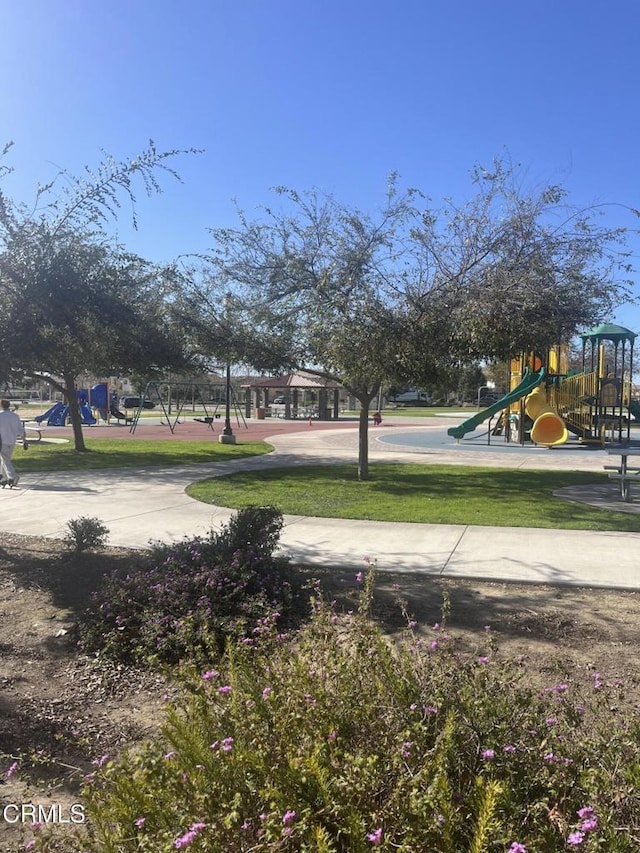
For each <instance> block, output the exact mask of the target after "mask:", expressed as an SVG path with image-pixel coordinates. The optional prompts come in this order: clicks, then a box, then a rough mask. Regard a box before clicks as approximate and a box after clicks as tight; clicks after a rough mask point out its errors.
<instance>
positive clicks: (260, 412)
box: [253, 407, 266, 421]
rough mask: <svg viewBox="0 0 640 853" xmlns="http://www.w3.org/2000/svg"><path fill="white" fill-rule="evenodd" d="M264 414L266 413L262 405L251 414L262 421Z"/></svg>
mask: <svg viewBox="0 0 640 853" xmlns="http://www.w3.org/2000/svg"><path fill="white" fill-rule="evenodd" d="M265 415H266V412H265V410H264V408H262V407H260V408H258V409H256V410H255V411H254V414H253V416H254V418H256V419H257V420H259V421H263V420H264V419H265Z"/></svg>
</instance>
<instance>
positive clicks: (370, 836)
mask: <svg viewBox="0 0 640 853" xmlns="http://www.w3.org/2000/svg"><path fill="white" fill-rule="evenodd" d="M367 841H370V842H371V844H372V845H373V846H374V847H379V846H380V844H382V827H381V826H380V827H378V829H374V831H373V832H369V833H367Z"/></svg>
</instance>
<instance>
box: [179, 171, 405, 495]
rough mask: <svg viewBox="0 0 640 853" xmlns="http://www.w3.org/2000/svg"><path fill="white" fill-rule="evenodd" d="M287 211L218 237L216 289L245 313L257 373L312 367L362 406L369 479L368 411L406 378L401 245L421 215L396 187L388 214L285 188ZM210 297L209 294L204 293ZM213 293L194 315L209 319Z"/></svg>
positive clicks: (201, 299) (198, 297) (197, 303)
mask: <svg viewBox="0 0 640 853" xmlns="http://www.w3.org/2000/svg"><path fill="white" fill-rule="evenodd" d="M278 194H279V197H280V199H281V200H283V201H284V202H285V205H284V209H283V210H272V209H267V210H265V216H266V219H265V221H256V222H250V221H248V220H247V219H246V218H245V216H244V215H243V214H242V213H240V226H239V227H238V228H236V229H217V230H215V231H213V232H212V233H213V236H214V238H215V247H214V251H213V253H212V256H211V262H212V267H213V271H214V272H213V275H212V281H213V282H214V283H215V284H214V292H215V291H216V288H217V289H220V288H226V289H227V290H228V291H229V292H231V293H233V294H234V300H235V304H236V305H239V306H242V318H241V317H240V313H239V312H236V315H235V318H236V323H237V328H238V329H242V330H243V331H242V332H241V336H243V337H244V339H245V341H249V342H250V344H249V346H248V347H247V350H246V356H247V357H248V359H249V360H252V361H253V363H254V364H258V360H257V359H256V357H255V353H256V352H257V350H258V348H257V346H256V343H255V342H256V341H261V342H262V347H263V349H262V353H261V359H260V360H259V366H263V367H264V366H266V364H267V363H268V361H269V358H271V361H272V364H277V366H278V367H280V368H281V369H304V370H306V371H309V372H311V373H313V374H315V375H317V376H320V377H322V378H324V379H328V380H333V381H336V382H339V383H340V384H342V385H344V387H345V388H347V390H348V391H349V393H350V394H352V395H353V396H354V397H355V398H356V399H357V400H358V401H359V402H360V427H359V452H358V476H359V477H360V478H361V479H366V478H367V476H368V414H369V407H370V404H371V401H372V400H373V399H374V398H375V397H376V395H377V393H378V390H379V388H380V385H381V383H383V382H392V381H393V380H394V379H396V378H397V377H398V376H401V374H402V370H401V358H400V356H399V351H398V342H399V341H400V340H401V339H402V334H403V329H404V322H403V314H402V311H403V302H402V298H401V297H402V294H403V291H404V287H403V284H402V278H403V276H404V275H405V273H406V270H405V269H404V268H403V266H402V265H403V259H406V256H407V254H408V253H407V248H406V246H405V245H404V244H403V240H404V238H405V237H407V235H408V228H409V226H410V223H411V221H412V218H413V217H414V210H413V207H412V204H411V201H412V196H413V193H412V192H407V193H404V194H401V195H400V194H398V193H397V192H396V187H395V182H394V181H392V182H391V183H390V187H389V192H388V195H387V199H386V202H385V205H384V207H383V208H382V210H381V211H380V212H379V213H378V214H376V215H375V216H370V215H367V214H364V213H362V212H360V211H358V210H355V209H352V208H349V207H347V206H346V205H344V204H342V203H340V202H338V201H336V200H335V199H334V198H333V197H330V196H324V195H322V194H320V193H319V192H317V191H310V192H308V193H304V194H299V193H297V192H295V191H293V190H287V189H284V188H280V189H278ZM203 291H204V292H203ZM212 302H213V303H214V304H215V302H216V300H212V299H211V298H208V297H207V296H206V286H205V287H204V288H201V292H200V294H195V298H194V302H193V306H192V308H193V309H195V312H196V313H197V314H199V316H200V317H202V316H203V306H204V310H205V313H206V310H207V307H209V308H210V306H211V304H212Z"/></svg>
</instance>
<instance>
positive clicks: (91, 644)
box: [79, 507, 299, 664]
mask: <svg viewBox="0 0 640 853" xmlns="http://www.w3.org/2000/svg"><path fill="white" fill-rule="evenodd" d="M281 528H282V516H281V514H280V512H279V511H278V510H277V509H275V508H273V507H248V508H247V509H244V510H241V511H240V512H238V513H237V514H236V515H235V516H234V517H233V518H232V519H231V521H230V522H229V524H228V526H227V527H225V528H223V530H222V531H221V532H219V533H215V532H213V531H212V532H211V533H210V534H209V535H208V536H207V537H199V538H195V539H190V540H185V541H183V542H180V543H178V544H175V545H156V546H154V547H153V548H152V550H151V557H150V559H149V563H148V565H147V566H146V568H142V569H139V570H136V571H135V572H131V573H129V574H127V575H125V576H123V575H122V574H121V573H116V574H113V575H112V576H110V577H109V578H108V580H107V581H106V582H105V583H104V584H103V586H102V588H101V589H100V591H99V592H98V593H97V594H96V595H95V596H94V600H93V603H92V606H91V608H90V609H89V610H88V612H87V613H86V614H85V616H84V618H83V620H82V621H81V623H80V625H79V633H80V644H81V647H82V648H83V649H84V650H85V651H88V652H100V653H102V654H104V655H106V656H109V657H111V658H114V659H116V660H119V661H122V662H125V663H127V662H138V663H142V662H147V663H148V662H152V663H153V662H155V663H163V664H167V663H168V664H176V663H178V662H180V661H182V660H189V661H190V662H199V661H200V662H202V663H205V662H206V661H208V660H210V659H211V658H212V657H216V656H217V655H219V654H220V653H221V652H222V650H223V649H224V646H225V643H226V641H227V638H229V637H243V636H245V635H246V634H247V633H248V632H250V631H251V629H252V628H253V627H254V626H255V625H256V623H257V621H258V620H259V619H263V618H265V617H267V616H269V615H270V614H272V613H274V612H277V613H279V614H280V615H281V618H282V621H283V622H284V621H286V619H287V618H289V617H290V616H291V615H292V614H293V612H294V609H295V606H296V604H297V591H298V584H297V583H296V580H295V574H294V573H293V572H292V570H291V568H290V566H289V562H288V559H287V558H285V557H276V556H274V555H273V551H274V549H275V547H276V546H277V543H278V538H279V535H280V530H281ZM298 606H299V605H298Z"/></svg>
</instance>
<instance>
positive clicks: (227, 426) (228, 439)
mask: <svg viewBox="0 0 640 853" xmlns="http://www.w3.org/2000/svg"><path fill="white" fill-rule="evenodd" d="M218 441H219V442H220V444H235V443H236V437H235V435H234V434H233V429H232V428H231V362H229V361H228V362H227V399H226V402H225V407H224V429H223V430H222V433H221V434H220V435H219V436H218Z"/></svg>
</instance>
